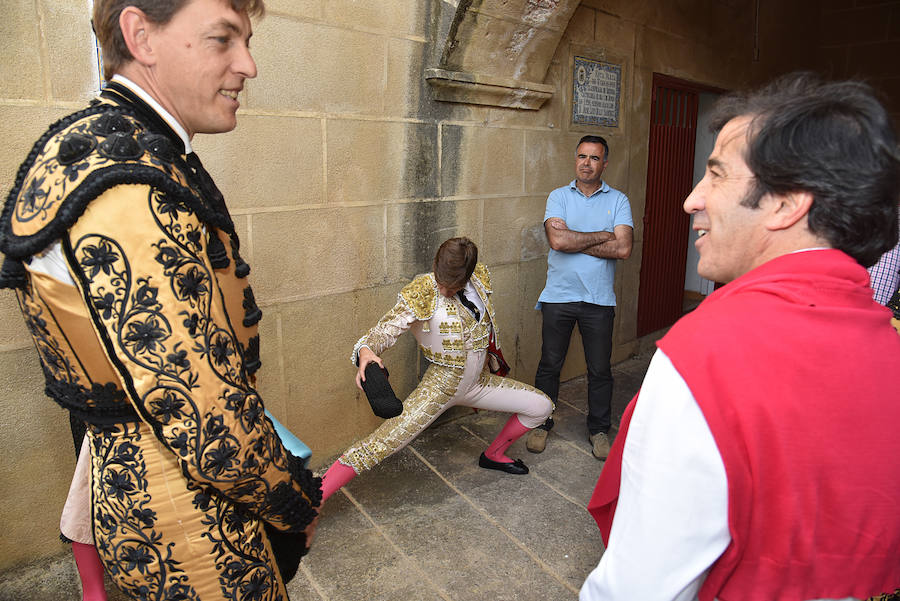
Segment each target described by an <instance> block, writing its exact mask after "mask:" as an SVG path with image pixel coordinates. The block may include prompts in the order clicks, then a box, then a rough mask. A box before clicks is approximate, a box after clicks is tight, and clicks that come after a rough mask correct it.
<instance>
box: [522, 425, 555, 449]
mask: <svg viewBox="0 0 900 601" xmlns="http://www.w3.org/2000/svg"><path fill="white" fill-rule="evenodd" d="M549 434H550V432H549V431H547V430H544V429H543V428H535V429H534V430H532V431H531V432H529V433H528V438H526V439H525V448H526V449H528V450H529V451H531V452H532V453H543V452H544V449H546V448H547V436H548V435H549Z"/></svg>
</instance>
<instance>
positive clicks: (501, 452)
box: [484, 413, 531, 463]
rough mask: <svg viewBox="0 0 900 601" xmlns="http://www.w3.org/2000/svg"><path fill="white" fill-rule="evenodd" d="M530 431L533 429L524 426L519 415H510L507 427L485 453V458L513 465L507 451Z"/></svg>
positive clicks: (504, 427)
mask: <svg viewBox="0 0 900 601" xmlns="http://www.w3.org/2000/svg"><path fill="white" fill-rule="evenodd" d="M529 431H531V428H527V427H525V426H523V425H522V422H520V421H519V416H518V415H516V414H515V413H514V414H512V415H510V416H509V419H508V420H506V425H505V426H503V429H502V430H500V434H498V435H497V438H495V439H494V442H492V443H491V446H489V447H488V448H487V449H486V450H485V451H484V456H485V457H487V458H488V459H490V460H491V461H496V462H498V463H512V462H513V460H512V459H510V458H509V457H507V456H506V449H508V448H509V445H511V444H512V443H514V442H516V441H517V440H519V438H520V437H521V436H522V435H523V434H525V433H526V432H529Z"/></svg>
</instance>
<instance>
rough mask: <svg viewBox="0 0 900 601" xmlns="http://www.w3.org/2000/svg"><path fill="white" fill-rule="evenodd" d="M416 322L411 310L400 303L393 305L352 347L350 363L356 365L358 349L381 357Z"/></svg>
mask: <svg viewBox="0 0 900 601" xmlns="http://www.w3.org/2000/svg"><path fill="white" fill-rule="evenodd" d="M414 321H416V316H415V315H414V314H413V312H412V310H411V309H410V308H409V307H407V306H406V305H405V304H403V303H402V302H398V303H397V304H396V305H394V308H393V309H391V310H390V311H388V312H387V314H385V316H384V317H382V318H381V319H380V320H378V323H377V324H375V327H373V328H372V329H371V330H369V331H368V332H366V333H365V335H363V337H362V338H360V339H359V340H358V341H357V342H356V346H354V347H353V354H352V355H351V356H350V361H352V362H353V364H354V365H357V364H358V360H359V349H360V348H362V347H364V346H366V347H368V348H369V350H371V351H372V352H373V353H375V354H376V355H381V353H383V352H384V351H386V350H387V349H389V348H391V347H392V346H394V344H396V343H397V339H399V338H400V336H401V335H402V334H403V332H405V331H407V330H408V329H409V327H410V325H412V323H413V322H414Z"/></svg>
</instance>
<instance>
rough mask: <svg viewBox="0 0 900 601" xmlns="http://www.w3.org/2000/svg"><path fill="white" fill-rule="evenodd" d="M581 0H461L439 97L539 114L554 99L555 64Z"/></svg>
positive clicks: (440, 70)
mask: <svg viewBox="0 0 900 601" xmlns="http://www.w3.org/2000/svg"><path fill="white" fill-rule="evenodd" d="M580 3H581V2H580V0H461V1H460V2H459V4H458V5H457V7H456V12H455V14H454V15H453V19H452V21H451V23H450V27H449V30H448V31H447V34H446V38H445V39H444V40H443V41H442V47H443V51H442V54H441V57H440V62H439V65H438V67H437V68H431V69H426V71H425V78H426V80H427V81H428V83H429V84H430V85H431V86H432V87H433V88H434V90H435V98H436V99H437V100H443V101H447V102H465V103H470V104H487V105H493V106H503V107H511V108H520V109H531V110H537V109H539V108H540V107H541V105H542V104H543V103H544V101H546V100H547V99H548V98H550V97H551V96H552V95H553V91H554V89H553V87H552V86H548V85H546V84H544V83H542V82H543V81H544V78H545V76H546V75H547V70H548V69H549V67H550V60H551V59H552V58H553V54H554V52H555V51H556V47H557V46H558V45H559V41H560V39H561V38H562V36H563V33H564V32H565V30H566V27H567V26H568V24H569V19H571V17H572V14H573V13H574V12H575V9H576V8H578V5H579V4H580Z"/></svg>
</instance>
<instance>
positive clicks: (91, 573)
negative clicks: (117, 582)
mask: <svg viewBox="0 0 900 601" xmlns="http://www.w3.org/2000/svg"><path fill="white" fill-rule="evenodd" d="M72 554H73V555H74V556H75V565H76V566H78V576H79V577H80V578H81V591H82V599H83V601H106V589H105V588H103V563H102V562H101V561H100V556H99V555H98V554H97V547H95V546H94V545H85V544H84V543H76V542H73V543H72Z"/></svg>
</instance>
